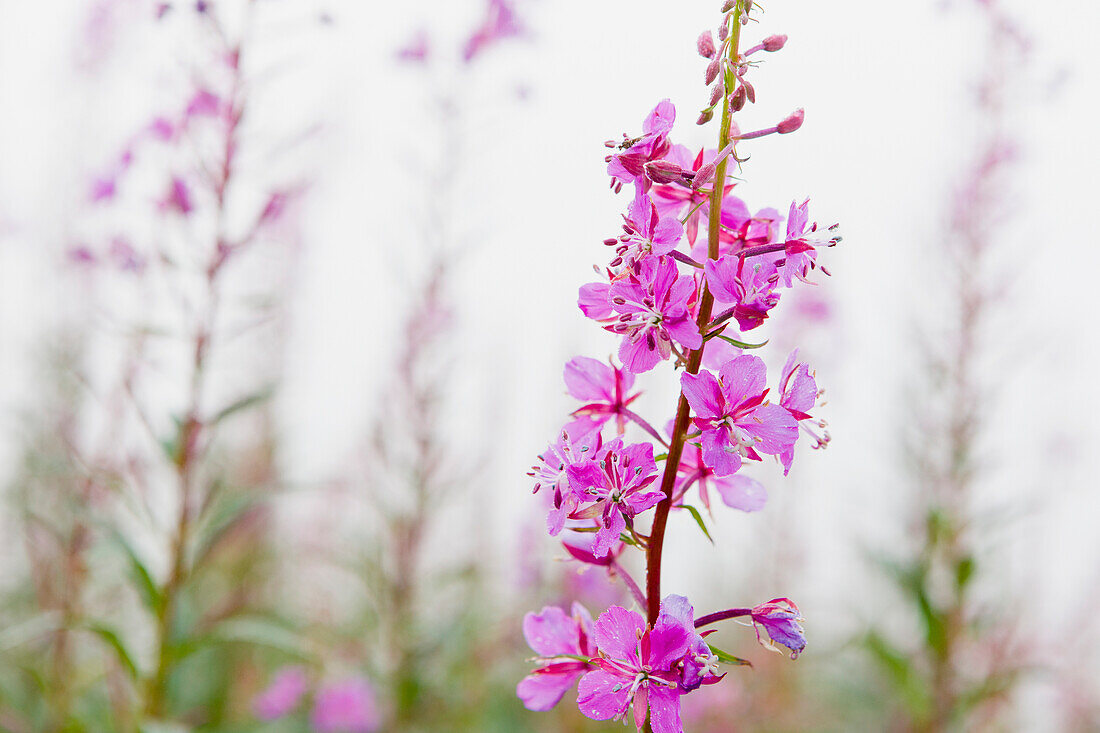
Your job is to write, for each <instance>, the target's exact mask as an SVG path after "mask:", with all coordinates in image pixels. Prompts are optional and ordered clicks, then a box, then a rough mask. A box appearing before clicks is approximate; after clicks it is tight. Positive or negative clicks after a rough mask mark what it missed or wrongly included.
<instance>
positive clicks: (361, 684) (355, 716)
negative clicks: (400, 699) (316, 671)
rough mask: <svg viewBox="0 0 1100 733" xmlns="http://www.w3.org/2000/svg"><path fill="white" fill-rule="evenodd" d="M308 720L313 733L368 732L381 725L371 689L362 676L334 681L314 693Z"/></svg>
mask: <svg viewBox="0 0 1100 733" xmlns="http://www.w3.org/2000/svg"><path fill="white" fill-rule="evenodd" d="M310 722H311V723H312V725H313V730H314V731H316V733H371V731H375V730H377V729H378V727H379V726H380V725H381V719H380V716H379V713H378V708H377V704H376V703H375V699H374V690H373V689H371V686H370V683H369V682H367V680H365V679H363V678H362V677H353V678H350V679H346V680H342V681H339V682H333V683H331V684H329V685H327V686H325V687H322V688H321V689H320V690H319V691H318V692H317V697H316V700H315V701H314V704H313V713H312V715H311V716H310Z"/></svg>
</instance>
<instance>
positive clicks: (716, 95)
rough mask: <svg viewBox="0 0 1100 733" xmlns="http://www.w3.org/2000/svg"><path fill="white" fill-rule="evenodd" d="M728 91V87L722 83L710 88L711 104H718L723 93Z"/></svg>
mask: <svg viewBox="0 0 1100 733" xmlns="http://www.w3.org/2000/svg"><path fill="white" fill-rule="evenodd" d="M725 91H726V87H725V85H724V84H722V83H718V84H715V85H714V87H713V88H712V89H711V90H710V106H711V107H713V106H714V105H716V104H718V100H719V99H721V98H722V94H723V93H724V92H725Z"/></svg>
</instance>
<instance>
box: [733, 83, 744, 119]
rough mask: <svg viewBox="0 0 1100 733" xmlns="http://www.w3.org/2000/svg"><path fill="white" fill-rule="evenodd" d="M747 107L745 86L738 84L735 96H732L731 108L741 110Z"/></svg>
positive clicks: (736, 110) (735, 110)
mask: <svg viewBox="0 0 1100 733" xmlns="http://www.w3.org/2000/svg"><path fill="white" fill-rule="evenodd" d="M744 108H745V87H744V86H742V85H740V84H738V85H737V90H736V91H734V93H733V96H732V97H730V110H731V111H733V112H740V111H741V110H743V109H744Z"/></svg>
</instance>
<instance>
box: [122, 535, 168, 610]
mask: <svg viewBox="0 0 1100 733" xmlns="http://www.w3.org/2000/svg"><path fill="white" fill-rule="evenodd" d="M111 538H112V539H113V540H114V541H115V542H116V543H118V546H119V547H120V548H122V552H123V554H125V555H126V559H127V560H128V561H129V570H130V578H131V580H132V581H133V583H134V587H135V588H136V590H137V592H138V595H139V596H140V597H141V602H142V603H143V604H145V607H146V608H147V609H148V610H149V611H150V612H151V613H152V614H153V615H157V614H159V613H160V611H161V606H162V605H163V603H164V597H163V595H162V594H161V591H160V586H158V585H157V583H156V581H155V580H153V574H152V573H150V572H149V568H148V567H146V565H145V563H144V562H142V561H141V558H140V557H139V556H138V554H137V551H136V550H134V548H133V547H132V546H131V545H130V543H129V541H127V539H126V538H125V537H124V536H123V535H122V533H120V532H118V531H114V532H112V533H111Z"/></svg>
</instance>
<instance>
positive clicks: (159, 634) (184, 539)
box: [145, 43, 245, 718]
mask: <svg viewBox="0 0 1100 733" xmlns="http://www.w3.org/2000/svg"><path fill="white" fill-rule="evenodd" d="M229 58H230V59H231V62H230V63H231V64H232V66H233V81H232V86H231V91H230V94H229V100H228V102H229V108H228V112H227V116H228V119H227V122H226V134H225V139H224V145H223V147H222V151H221V153H222V156H221V166H220V168H221V170H220V171H219V175H218V178H217V180H216V181H215V183H214V193H215V197H216V209H215V240H216V241H215V247H214V253H213V255H212V256H211V260H210V262H209V264H208V266H207V268H206V272H205V278H204V280H203V282H204V284H205V293H204V295H205V303H204V305H205V307H204V312H203V315H202V316H201V317H200V319H199V323H198V326H197V327H196V329H195V336H194V340H193V342H192V359H191V381H190V387H189V395H188V407H187V412H186V417H185V418H184V420H183V424H182V425H181V427H180V431H179V444H178V449H177V454H176V461H175V469H176V476H177V482H178V485H179V519H178V522H177V525H176V530H175V534H174V536H173V541H172V547H171V570H170V572H169V575H168V580H167V581H166V582H165V585H164V588H163V589H162V592H161V603H160V605H159V607H158V609H157V614H156V616H157V618H156V622H157V623H156V638H157V663H156V671H155V673H154V675H153V677H152V678H151V679H149V680H148V684H147V688H146V693H145V713H146V714H147V715H149V716H150V717H153V718H162V717H164V715H165V713H166V712H167V687H168V681H169V678H170V676H171V673H172V669H173V667H174V665H175V640H174V639H173V638H172V637H173V632H174V626H175V621H176V616H177V612H178V606H179V596H180V592H181V590H182V588H183V586H184V585H185V584H186V581H187V577H188V574H189V572H190V570H191V569H189V568H188V567H187V549H188V547H189V546H190V539H191V537H190V536H191V529H192V523H193V521H194V517H193V516H192V514H193V510H194V506H195V504H196V499H197V496H196V494H197V491H198V489H199V470H200V469H201V467H202V464H203V461H204V459H205V457H206V449H207V445H206V443H207V436H206V434H205V433H206V432H207V431H206V428H207V425H206V423H205V422H204V420H203V418H202V406H203V395H204V393H205V385H206V375H207V368H208V361H209V352H210V344H211V341H212V339H213V335H214V326H215V324H216V322H217V314H218V305H219V302H220V299H219V289H218V286H219V284H220V277H219V276H220V275H221V273H222V271H223V270H224V267H225V264H226V263H227V262H228V261H229V258H230V255H231V254H232V251H233V250H232V245H230V244H229V240H228V237H227V236H226V233H225V230H226V223H225V219H226V209H227V203H228V194H229V187H230V183H231V182H232V180H233V173H234V161H235V156H236V151H237V149H238V132H239V128H240V122H241V119H242V118H243V116H244V111H245V105H244V98H243V95H242V94H241V87H242V82H243V79H242V74H241V44H240V43H238V44H236V45H235V46H233V47H232V48H231V49H230V55H229Z"/></svg>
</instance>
